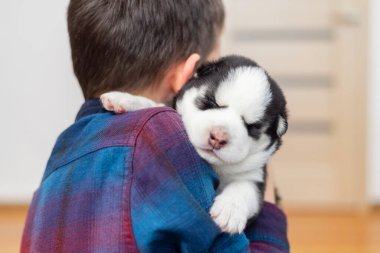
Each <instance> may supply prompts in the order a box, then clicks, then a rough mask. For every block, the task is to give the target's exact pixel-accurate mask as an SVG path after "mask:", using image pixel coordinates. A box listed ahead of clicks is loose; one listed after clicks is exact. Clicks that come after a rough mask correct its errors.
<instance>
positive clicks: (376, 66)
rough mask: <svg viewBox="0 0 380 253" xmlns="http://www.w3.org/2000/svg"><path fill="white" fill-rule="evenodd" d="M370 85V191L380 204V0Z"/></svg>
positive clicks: (373, 21)
mask: <svg viewBox="0 0 380 253" xmlns="http://www.w3.org/2000/svg"><path fill="white" fill-rule="evenodd" d="M369 55H370V64H369V66H370V69H369V73H370V85H369V92H368V96H369V97H368V98H369V99H368V108H369V114H368V116H369V117H368V119H369V130H368V143H369V153H368V164H369V173H368V182H369V184H368V191H369V197H370V200H371V202H372V203H377V204H380V1H379V0H371V1H370V54H369Z"/></svg>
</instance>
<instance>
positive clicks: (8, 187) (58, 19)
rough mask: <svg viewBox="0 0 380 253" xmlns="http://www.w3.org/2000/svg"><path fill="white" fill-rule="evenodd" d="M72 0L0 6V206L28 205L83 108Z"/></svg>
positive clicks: (16, 0) (13, 1)
mask: <svg viewBox="0 0 380 253" xmlns="http://www.w3.org/2000/svg"><path fill="white" fill-rule="evenodd" d="M67 5H68V0H54V1H52V0H36V1H30V0H10V1H1V2H0V94H1V97H0V203H1V202H3V203H4V202H16V203H17V202H25V201H29V200H30V198H31V196H32V193H33V191H34V190H35V189H36V187H37V186H38V184H39V181H40V180H41V177H42V173H43V170H44V167H45V164H46V161H47V158H48V157H49V154H50V152H51V149H52V147H53V144H54V142H55V139H56V138H57V136H58V134H59V133H60V132H61V131H62V130H63V129H64V128H65V127H67V126H68V125H69V124H70V123H71V122H73V120H74V117H75V114H76V111H77V110H78V108H79V106H80V104H81V103H82V96H81V93H80V89H79V86H78V84H77V81H76V79H75V77H74V75H73V72H72V67H71V58H70V48H69V42H68V35H67V29H66V9H67Z"/></svg>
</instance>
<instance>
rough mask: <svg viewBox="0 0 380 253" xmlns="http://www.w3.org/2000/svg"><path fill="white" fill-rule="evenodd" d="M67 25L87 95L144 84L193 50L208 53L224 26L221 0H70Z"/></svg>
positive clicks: (82, 84)
mask: <svg viewBox="0 0 380 253" xmlns="http://www.w3.org/2000/svg"><path fill="white" fill-rule="evenodd" d="M67 19H68V29H69V36H70V43H71V53H72V60H73V67H74V72H75V75H76V76H77V78H78V81H79V84H80V86H81V88H82V91H83V94H84V97H85V98H86V99H90V98H94V97H95V96H96V95H97V94H99V92H106V91H110V90H126V91H127V90H134V89H140V88H145V87H147V86H149V85H151V84H152V83H154V82H155V81H157V80H159V78H162V77H163V75H164V74H165V71H166V70H167V69H168V68H169V67H170V66H171V65H172V64H174V63H176V62H178V61H180V60H183V59H185V58H186V57H188V56H189V55H190V54H191V53H194V52H196V53H199V54H200V55H201V57H202V58H201V59H204V58H205V57H207V55H208V54H209V53H210V52H211V51H212V49H213V48H214V46H215V43H216V38H217V36H218V33H219V32H220V30H221V29H222V27H223V22H224V9H223V4H222V1H221V0H71V1H70V5H69V8H68V18H67Z"/></svg>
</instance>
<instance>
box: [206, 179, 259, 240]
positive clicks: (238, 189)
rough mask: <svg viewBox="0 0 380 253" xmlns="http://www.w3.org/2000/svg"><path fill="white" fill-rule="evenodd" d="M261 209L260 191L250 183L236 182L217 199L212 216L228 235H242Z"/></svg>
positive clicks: (211, 210) (226, 188)
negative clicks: (248, 222) (250, 220)
mask: <svg viewBox="0 0 380 253" xmlns="http://www.w3.org/2000/svg"><path fill="white" fill-rule="evenodd" d="M259 208H260V196H259V190H258V189H257V187H256V185H255V184H252V182H250V181H234V182H232V183H230V184H228V185H227V186H226V187H225V188H224V190H223V191H222V192H221V193H220V194H219V195H218V196H217V197H216V198H215V200H214V204H213V205H212V207H211V209H210V215H211V217H212V218H213V219H214V221H215V223H216V224H217V225H218V226H219V227H220V228H221V229H222V231H224V232H227V233H242V232H243V230H244V228H245V225H246V224H247V221H248V217H252V216H254V215H255V214H257V212H258V210H259Z"/></svg>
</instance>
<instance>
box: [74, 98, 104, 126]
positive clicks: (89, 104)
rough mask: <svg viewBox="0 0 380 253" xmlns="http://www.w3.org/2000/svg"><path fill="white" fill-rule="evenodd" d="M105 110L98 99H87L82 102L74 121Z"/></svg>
mask: <svg viewBox="0 0 380 253" xmlns="http://www.w3.org/2000/svg"><path fill="white" fill-rule="evenodd" d="M104 112H107V111H106V110H105V109H104V108H103V106H102V103H101V102H100V99H97V98H96V99H89V100H87V101H86V102H84V103H83V105H82V106H81V108H80V110H79V112H78V114H77V116H76V118H75V121H77V120H80V119H81V118H83V117H86V116H88V115H91V114H95V113H104Z"/></svg>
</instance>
